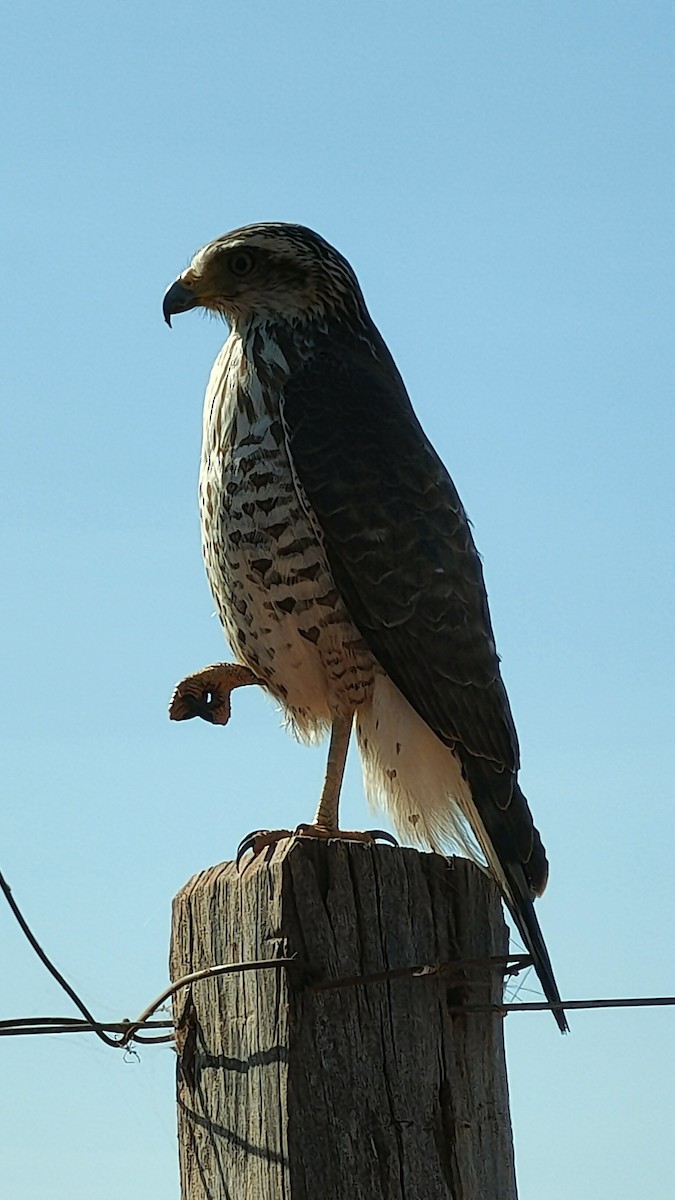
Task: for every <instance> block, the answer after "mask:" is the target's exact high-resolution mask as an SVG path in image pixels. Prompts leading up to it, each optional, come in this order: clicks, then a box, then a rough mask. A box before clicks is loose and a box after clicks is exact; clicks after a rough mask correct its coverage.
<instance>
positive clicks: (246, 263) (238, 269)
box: [227, 250, 255, 279]
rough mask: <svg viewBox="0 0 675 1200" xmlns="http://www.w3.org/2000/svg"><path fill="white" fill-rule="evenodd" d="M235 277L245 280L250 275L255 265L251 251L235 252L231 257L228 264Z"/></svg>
mask: <svg viewBox="0 0 675 1200" xmlns="http://www.w3.org/2000/svg"><path fill="white" fill-rule="evenodd" d="M227 265H228V266H229V268H230V270H231V272H232V274H233V275H236V277H237V279H243V278H244V276H245V275H249V274H250V273H251V271H252V270H253V267H254V265H255V258H254V256H253V255H252V254H251V252H250V250H235V251H234V253H233V254H231V255H230V257H229V259H228V264H227Z"/></svg>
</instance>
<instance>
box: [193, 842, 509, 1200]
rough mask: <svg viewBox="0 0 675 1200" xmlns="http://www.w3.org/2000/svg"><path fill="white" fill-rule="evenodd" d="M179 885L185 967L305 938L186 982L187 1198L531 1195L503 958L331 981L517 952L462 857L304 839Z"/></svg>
mask: <svg viewBox="0 0 675 1200" xmlns="http://www.w3.org/2000/svg"><path fill="white" fill-rule="evenodd" d="M263 859H264V856H261V860H260V861H258V862H256V863H254V864H253V865H251V866H250V867H248V869H247V870H246V871H245V872H244V873H243V875H242V876H239V875H238V874H237V871H236V869H235V866H234V864H233V863H225V864H223V865H221V866H218V867H212V868H211V869H209V870H207V871H203V872H201V874H199V875H195V877H194V878H193V879H191V880H190V882H189V883H188V884H187V885H186V886H185V887H184V888H183V889H182V891H180V892H179V893H178V895H177V897H176V899H175V901H174V911H173V938H172V948H171V973H172V978H173V979H177V978H179V977H180V976H182V975H185V974H187V973H189V972H191V971H196V970H199V969H201V968H203V967H206V966H210V965H212V964H214V963H225V962H235V961H245V960H256V959H270V958H279V957H287V956H290V955H297V958H298V966H297V967H295V966H293V967H290V968H280V969H278V970H265V971H256V972H251V973H247V974H237V975H227V976H223V977H220V978H210V979H206V980H204V981H199V982H197V983H195V984H193V985H192V987H191V988H190V990H189V992H186V991H183V992H182V993H180V994H178V995H177V997H176V1002H175V1013H176V1019H177V1020H179V1019H180V1018H183V1023H182V1027H181V1029H180V1031H179V1041H178V1049H179V1061H178V1135H179V1145H180V1170H181V1183H182V1192H181V1196H182V1200H282V1198H283V1200H515V1197H516V1185H515V1176H514V1167H513V1149H512V1141H511V1128H510V1122H509V1107H508V1090H507V1082H506V1069H505V1064H504V1047H503V1037H502V1021H501V1019H500V1018H499V1017H498V1016H495V1015H493V1014H466V1015H461V1016H451V1015H449V1013H448V1011H447V1010H448V1007H450V1006H452V1007H454V1006H456V1005H457V1003H458V1002H460V1003H461V1000H462V998H470V999H471V1000H472V1001H473V1002H475V1003H490V1002H495V1001H497V1002H498V1001H499V1000H500V999H501V983H502V980H501V975H500V973H499V971H493V972H492V973H490V972H489V971H486V972H483V971H480V972H477V971H474V970H471V969H469V968H467V969H465V970H464V971H463V972H461V973H460V974H459V975H453V974H450V975H439V974H429V975H428V976H426V977H424V976H422V977H411V976H406V977H402V978H398V979H395V980H388V981H386V982H371V983H368V984H365V985H353V984H347V985H346V986H341V987H339V988H336V989H330V990H321V989H315V988H314V987H313V984H314V983H316V982H317V981H320V980H323V981H325V980H331V979H344V978H349V977H353V976H356V975H371V974H375V973H377V972H381V971H384V970H389V969H393V968H405V967H414V966H418V965H424V964H438V963H441V962H448V961H450V960H453V959H461V960H465V959H476V958H487V957H489V956H491V955H502V954H505V953H506V952H507V934H506V927H505V923H504V919H503V915H502V910H501V904H500V902H499V897H498V894H497V890H496V888H495V886H494V885H493V884H492V882H491V881H490V879H489V878H488V877H487V876H486V875H485V874H484V873H483V872H481V871H480V870H479V869H478V868H477V867H476V866H474V865H473V864H471V863H468V862H466V861H464V860H462V859H450V860H447V859H445V858H442V857H440V856H439V855H435V854H420V853H418V852H417V851H416V850H406V849H394V848H392V847H389V846H381V845H378V846H373V845H364V844H362V843H356V842H343V841H330V842H321V841H318V840H310V839H304V840H296V841H294V842H292V843H288V842H286V843H282V844H280V845H279V846H278V847H277V848H276V849H275V850H274V852H273V853H272V855H271V857H270V858H268V859H267V860H265V861H263Z"/></svg>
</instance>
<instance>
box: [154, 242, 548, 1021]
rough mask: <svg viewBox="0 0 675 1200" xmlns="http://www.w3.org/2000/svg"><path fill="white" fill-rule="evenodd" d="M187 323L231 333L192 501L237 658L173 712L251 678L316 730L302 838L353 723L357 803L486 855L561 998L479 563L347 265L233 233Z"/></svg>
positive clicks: (294, 718)
mask: <svg viewBox="0 0 675 1200" xmlns="http://www.w3.org/2000/svg"><path fill="white" fill-rule="evenodd" d="M197 307H202V308H205V309H207V310H209V311H210V312H212V313H215V314H218V315H219V316H221V317H223V318H224V319H225V320H226V321H227V323H228V324H229V327H230V334H229V337H228V339H227V341H226V342H225V345H224V346H223V348H222V350H221V351H220V353H219V355H218V357H217V359H216V361H215V364H214V366H213V369H212V371H211V376H210V379H209V383H208V387H207V391H206V402H205V407H204V423H203V444H202V458H201V470H200V479H199V502H200V513H201V531H202V546H203V553H204V559H205V563H206V571H207V575H208V578H209V583H210V585H211V590H212V592H213V596H214V599H215V602H216V605H217V608H218V612H219V614H220V618H221V621H222V624H223V626H224V629H225V632H226V634H227V637H228V639H229V641H230V643H231V645H232V648H233V651H234V653H235V656H236V658H237V660H238V662H237V664H216V665H215V666H214V667H210V668H205V669H204V671H202V672H198V673H197V674H196V675H194V676H189V677H188V679H187V680H184V681H183V683H182V684H180V685H179V687H178V689H177V691H176V693H175V695H174V700H173V704H172V709H171V715H172V716H173V717H174V718H175V719H184V718H185V717H189V716H195V715H200V716H203V717H205V718H206V719H208V720H211V721H214V722H216V723H225V722H226V721H227V719H228V717H229V711H230V710H229V693H230V691H231V689H232V688H233V687H235V686H238V685H241V684H247V683H260V684H262V686H263V687H264V688H265V690H266V691H268V692H269V693H270V694H271V695H272V696H273V697H274V698H275V699H276V700H277V701H278V702H279V704H280V705H281V706H282V708H283V710H284V711H285V713H286V715H287V717H288V720H289V723H290V725H291V726H292V728H293V730H294V731H295V732H296V734H298V735H299V736H300V737H301V738H304V739H308V740H309V739H313V738H316V737H317V736H321V735H323V734H325V733H326V732H329V733H330V745H329V751H328V763H327V769H326V777H325V783H324V787H323V791H322V793H321V798H320V801H319V806H318V809H317V813H316V817H315V819H314V822H313V823H312V824H311V825H308V826H302V827H301V830H300V832H303V833H305V834H313V835H315V836H328V835H332V836H335V835H336V831H338V828H339V826H338V803H339V796H340V787H341V783H342V776H343V772H344V766H345V760H346V756H347V748H348V744H349V740H350V737H351V732H352V728H353V727H355V729H356V739H357V742H358V747H359V751H360V755H361V760H362V764H363V773H364V782H365V789H366V794H367V796H368V799H369V800H370V801H371V802H372V803H374V804H379V805H382V806H383V807H384V808H385V810H386V811H387V812H388V813H389V815H390V817H391V820H392V822H393V824H394V826H395V828H396V829H397V831H398V832H399V833H400V834H401V835H402V836H403V838H404V839H411V840H413V841H415V842H417V843H418V844H421V845H426V846H428V847H431V848H432V849H434V850H438V851H442V850H443V849H447V848H448V846H452V845H454V846H457V845H459V847H460V848H463V849H465V850H468V852H469V853H470V854H472V856H473V857H476V858H478V860H481V859H482V858H483V857H484V861H485V862H487V864H488V866H489V868H490V869H491V871H492V873H493V874H494V876H495V878H496V880H497V882H498V884H499V886H500V888H501V891H502V893H503V896H504V900H505V902H506V904H507V906H508V908H509V910H510V912H511V914H512V916H513V918H514V920H515V923H516V925H517V927H518V929H519V932H520V935H521V937H522V938H523V940H524V942H525V943H526V945H527V947H528V950H529V952H530V953H531V955H532V958H533V961H534V964H535V967H536V970H537V973H538V975H539V979H540V981H541V984H542V987H543V989H544V993H545V995H546V997H547V999H548V1000H549V1002H550V1003H555V1004H559V1003H560V996H559V993H558V989H557V986H556V983H555V979H554V976H553V971H552V967H551V963H550V960H549V956H548V952H547V950H546V946H545V943H544V939H543V936H542V933H541V929H540V926H539V923H538V921H537V918H536V915H535V912H534V908H533V900H534V899H535V897H537V896H539V895H540V894H541V893H542V892H543V890H544V887H545V885H546V879H547V874H548V864H547V860H546V855H545V852H544V848H543V846H542V842H541V839H540V836H539V833H538V831H537V829H536V828H535V826H534V823H533V820H532V815H531V813H530V809H529V807H528V804H527V801H526V799H525V796H524V795H523V793H522V791H521V789H520V786H519V784H518V768H519V750H518V739H517V735H516V730H515V726H514V723H513V717H512V715H511V709H510V706H509V701H508V697H507V694H506V690H505V688H504V684H503V682H502V678H501V674H500V670H499V659H498V656H497V652H496V649H495V641H494V636H493V631H492V624H491V620H490V613H489V610H488V602H487V595H486V590H485V584H484V581H483V571H482V567H481V561H480V558H479V556H478V552H477V550H476V547H475V545H474V541H473V537H472V534H471V528H470V525H469V521H468V519H467V516H466V513H465V511H464V508H463V506H462V503H461V501H460V499H459V496H458V494H457V491H456V489H455V486H454V484H453V482H452V480H451V478H450V476H449V474H448V472H447V470H446V469H445V467H444V465H443V463H442V462H441V460H440V458H439V457H438V455H437V454H436V452H435V450H434V448H433V446H432V445H431V443H430V442H429V440H428V438H427V437H426V436H425V434H424V432H423V430H422V428H421V426H420V423H419V421H418V420H417V417H416V416H415V413H414V411H413V409H412V406H411V403H410V400H409V398H408V395H407V392H406V389H405V385H404V383H403V380H402V378H401V376H400V374H399V372H398V370H397V368H396V365H395V363H394V360H393V358H392V356H391V354H390V353H389V350H388V349H387V347H386V345H385V343H384V341H383V339H382V337H381V335H380V334H379V332H378V330H377V329H376V327H375V325H374V323H373V321H372V319H371V317H370V315H369V313H368V310H367V308H366V304H365V301H364V298H363V295H362V292H361V289H360V287H359V284H358V281H357V279H356V276H355V274H354V272H353V270H352V268H351V267H350V265H349V263H348V262H347V261H346V259H345V258H343V256H342V255H341V254H340V253H339V252H338V251H337V250H335V249H334V248H333V247H332V246H331V245H329V244H328V243H327V242H326V241H324V239H323V238H322V237H320V236H319V235H318V234H316V233H313V232H312V231H311V230H310V229H307V228H305V227H304V226H302V225H294V224H285V223H266V224H256V225H248V226H245V227H244V228H242V229H236V230H234V231H233V232H232V233H228V234H225V235H224V236H223V237H219V238H216V240H215V241H212V242H210V243H209V244H208V245H207V246H205V247H204V248H203V249H202V250H199V251H198V253H197V254H196V255H195V256H194V258H193V259H192V262H191V263H190V265H189V267H188V268H187V269H186V270H185V271H183V273H182V274H181V275H179V277H178V279H177V280H176V281H175V282H174V283H173V284H172V285H171V286H170V287H169V289H168V291H167V292H166V295H165V297H164V316H165V319H166V321H167V322H168V324H171V317H172V316H174V315H175V314H177V313H182V312H186V311H187V310H189V309H193V308H197ZM282 833H283V834H287V833H288V831H278V833H277V834H276V835H271V836H280V835H281V834H282ZM337 836H350V835H349V834H347V835H345V834H344V831H340V832H339V833H338V834H337ZM555 1015H556V1020H557V1021H558V1024H559V1026H560V1028H561V1029H562V1030H563V1031H564V1030H565V1029H566V1028H567V1023H566V1020H565V1016H564V1014H563V1012H562V1011H561V1010H560V1009H557V1010H555Z"/></svg>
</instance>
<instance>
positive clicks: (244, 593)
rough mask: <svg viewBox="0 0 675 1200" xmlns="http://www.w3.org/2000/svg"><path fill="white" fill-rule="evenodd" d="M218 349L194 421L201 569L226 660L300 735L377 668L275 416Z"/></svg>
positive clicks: (360, 692)
mask: <svg viewBox="0 0 675 1200" xmlns="http://www.w3.org/2000/svg"><path fill="white" fill-rule="evenodd" d="M235 349H236V347H235ZM227 351H228V346H226V347H225V348H224V351H223V353H222V354H221V356H220V358H219V359H218V360H217V361H216V364H215V366H214V371H213V373H212V377H211V381H210V384H209V388H208V390H207V400H206V407H205V413H204V441H203V447H202V463H201V472H200V512H201V526H202V547H203V552H204V559H205V564H206V571H207V575H208V579H209V583H210V585H211V591H212V593H213V596H214V599H215V602H216V605H217V607H218V612H219V615H220V619H221V621H222V623H223V626H224V628H225V632H226V634H227V637H228V639H229V641H230V643H231V645H232V649H233V651H234V654H235V655H236V657H237V659H238V660H239V661H240V662H242V663H244V664H245V665H246V666H248V667H249V668H250V669H251V670H252V671H254V672H255V673H256V674H257V675H258V676H260V678H261V679H264V680H266V682H267V687H268V690H269V691H270V692H271V693H272V694H273V695H274V696H275V697H276V698H277V699H278V700H279V701H280V702H281V704H282V705H283V707H284V709H285V711H286V713H287V715H288V717H289V718H290V720H291V722H292V724H293V726H294V727H295V729H296V731H297V733H298V734H299V735H300V736H302V737H305V738H311V737H313V736H314V735H316V734H320V733H323V732H324V730H325V729H326V728H327V726H328V725H329V724H330V722H331V720H332V718H333V716H335V715H336V714H338V713H346V712H350V711H354V710H355V709H356V708H358V707H359V706H360V705H362V704H363V703H364V702H365V701H366V699H368V697H369V696H370V694H371V692H372V688H373V682H374V675H375V672H376V665H375V663H374V661H373V659H372V656H371V654H370V652H369V650H368V648H367V647H366V645H365V643H364V641H363V639H362V638H361V636H360V634H359V633H358V631H357V630H356V628H355V627H354V625H353V624H352V622H351V620H350V618H349V615H348V613H347V611H346V609H345V607H344V604H343V603H342V601H341V599H340V596H339V595H338V592H337V590H336V588H335V584H334V582H333V579H332V576H331V572H330V568H329V566H328V562H327V559H326V555H325V552H324V549H323V546H322V544H321V539H320V534H319V532H318V531H317V530H316V528H315V527H314V526H313V524H312V521H311V518H310V515H309V512H308V506H307V502H306V500H304V498H303V500H304V503H303V502H301V499H300V496H299V488H298V487H297V486H296V483H295V481H294V479H293V473H292V470H291V464H290V461H289V458H288V453H287V450H286V444H285V439H284V433H283V426H282V421H281V417H280V413H279V410H278V408H275V407H274V406H273V405H272V404H271V403H270V401H269V397H268V395H267V394H266V392H265V391H264V390H263V388H262V387H261V386H260V384H259V381H258V386H257V387H251V386H249V388H248V389H247V388H245V387H244V386H243V383H244V382H245V381H246V376H245V375H244V374H243V372H242V369H241V358H238V359H237V358H234V356H233V354H232V348H231V347H230V354H229V355H228V354H227ZM233 358H234V361H233ZM221 359H224V360H225V361H224V362H221ZM242 376H243V379H242Z"/></svg>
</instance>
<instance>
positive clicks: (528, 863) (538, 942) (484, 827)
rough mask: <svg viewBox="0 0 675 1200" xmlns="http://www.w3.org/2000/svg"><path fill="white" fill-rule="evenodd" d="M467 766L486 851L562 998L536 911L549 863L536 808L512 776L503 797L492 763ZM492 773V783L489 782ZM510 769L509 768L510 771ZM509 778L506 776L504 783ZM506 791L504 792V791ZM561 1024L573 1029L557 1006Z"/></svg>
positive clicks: (552, 997) (552, 993)
mask: <svg viewBox="0 0 675 1200" xmlns="http://www.w3.org/2000/svg"><path fill="white" fill-rule="evenodd" d="M471 766H472V769H470V770H469V771H467V775H468V779H469V783H470V787H471V797H472V806H473V812H472V813H471V814H467V816H468V817H469V820H470V822H471V825H472V826H473V829H474V833H475V834H476V837H477V838H478V840H479V842H480V844H481V846H482V849H483V853H484V854H485V857H486V858H487V860H488V863H489V865H490V867H491V868H492V871H493V873H494V875H495V877H496V879H497V881H498V883H499V884H500V886H501V889H502V892H503V895H504V900H505V903H506V905H507V907H508V909H509V912H510V913H511V916H512V917H513V920H514V921H515V923H516V925H517V927H518V932H519V934H520V936H521V938H522V939H523V942H524V943H525V946H526V948H527V950H528V952H529V953H530V954H531V955H532V961H533V963H534V969H535V971H536V972H537V975H538V977H539V982H540V984H541V986H542V989H543V992H544V995H545V997H546V999H547V1000H548V1002H549V1004H556V1005H559V1004H561V998H560V992H559V991H558V985H557V983H556V981H555V976H554V974H553V967H552V966H551V960H550V958H549V954H548V950H547V949H546V943H545V941H544V935H543V934H542V932H541V927H540V925H539V921H538V920H537V917H536V914H535V911H534V903H533V901H534V898H535V897H536V896H540V895H541V893H542V892H543V891H544V888H545V887H546V880H547V876H548V863H547V861H546V854H545V852H544V847H543V845H542V842H541V838H540V837H539V832H538V830H537V829H536V827H535V825H534V822H533V820H532V814H531V813H530V809H529V806H528V803H527V800H526V799H525V796H524V795H523V793H522V791H521V790H520V787H519V786H518V783H517V782H516V781H515V780H513V778H511V786H510V787H509V793H508V796H509V798H508V802H506V803H503V804H500V803H499V790H500V789H499V788H498V787H496V776H495V774H494V773H492V772H490V768H489V767H487V764H480V766H478V767H477V765H476V763H475V760H474V761H473V763H472V764H471ZM486 774H488V787H487V788H485V787H484V786H483V785H484V784H485V782H486V779H485V776H486ZM504 774H505V773H504ZM507 781H508V777H507V778H506V779H505V778H504V776H502V780H501V782H502V783H505V782H507ZM503 794H504V793H503ZM552 1012H553V1016H554V1017H555V1019H556V1021H557V1023H558V1028H559V1029H560V1031H561V1032H562V1033H567V1032H568V1031H569V1025H568V1024H567V1018H566V1016H565V1013H564V1010H563V1009H562V1008H554V1009H552Z"/></svg>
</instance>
